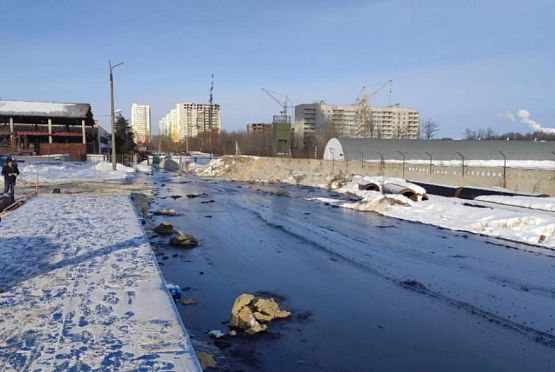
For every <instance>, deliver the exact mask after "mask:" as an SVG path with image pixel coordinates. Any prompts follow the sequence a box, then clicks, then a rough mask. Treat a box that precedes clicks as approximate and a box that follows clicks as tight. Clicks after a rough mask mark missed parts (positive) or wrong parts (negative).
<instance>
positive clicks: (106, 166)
mask: <svg viewBox="0 0 555 372" xmlns="http://www.w3.org/2000/svg"><path fill="white" fill-rule="evenodd" d="M116 168H117V170H115V171H114V170H112V164H111V163H108V162H105V161H102V162H98V163H73V162H64V163H31V164H20V166H19V171H20V172H21V174H20V176H19V177H18V183H21V184H34V183H35V182H37V181H38V182H39V183H62V182H68V181H123V180H125V179H127V178H129V177H131V176H132V175H133V174H134V173H135V172H136V171H135V169H133V168H130V167H126V166H125V165H122V164H117V167H116ZM137 172H143V173H147V174H151V173H152V172H153V169H152V167H151V166H149V165H144V164H138V165H137ZM3 182H4V179H3V178H2V177H0V183H3Z"/></svg>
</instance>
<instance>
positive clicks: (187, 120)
mask: <svg viewBox="0 0 555 372" xmlns="http://www.w3.org/2000/svg"><path fill="white" fill-rule="evenodd" d="M159 124H160V134H161V135H163V136H166V137H169V138H170V139H171V140H172V141H174V142H179V141H183V140H185V139H186V138H193V137H196V136H198V135H199V134H203V133H211V134H212V135H217V134H219V133H220V131H221V113H220V105H212V106H210V105H208V104H202V103H191V102H186V103H178V104H176V105H175V107H174V108H173V109H172V110H170V112H169V113H168V114H166V115H165V116H164V117H163V118H162V119H161V120H160V122H159Z"/></svg>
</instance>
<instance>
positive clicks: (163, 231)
mask: <svg viewBox="0 0 555 372" xmlns="http://www.w3.org/2000/svg"><path fill="white" fill-rule="evenodd" d="M154 231H155V232H157V233H158V234H160V235H171V234H175V236H174V237H172V238H171V239H170V244H171V245H175V246H178V247H182V248H194V247H196V246H197V245H198V241H197V239H196V238H195V237H194V236H193V235H191V234H187V233H183V232H180V231H177V230H175V229H174V228H173V225H172V224H171V223H168V222H162V223H160V224H159V225H158V226H156V227H155V228H154Z"/></svg>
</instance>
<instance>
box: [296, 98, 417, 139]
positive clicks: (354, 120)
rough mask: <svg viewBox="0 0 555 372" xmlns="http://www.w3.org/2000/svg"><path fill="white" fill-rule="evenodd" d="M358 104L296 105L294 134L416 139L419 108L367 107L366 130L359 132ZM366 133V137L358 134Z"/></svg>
mask: <svg viewBox="0 0 555 372" xmlns="http://www.w3.org/2000/svg"><path fill="white" fill-rule="evenodd" d="M360 109H361V108H360V107H359V106H358V105H331V104H327V103H325V102H324V101H320V102H317V103H311V104H301V105H297V106H295V134H296V135H297V136H299V137H301V138H308V137H314V136H315V135H319V134H321V135H328V136H334V137H351V138H357V137H358V138H363V137H366V138H384V139H417V138H418V131H419V126H420V114H419V112H418V109H415V108H408V107H400V106H399V105H391V106H384V107H371V108H368V114H369V115H367V116H368V118H369V119H368V122H367V123H366V125H367V127H368V128H367V129H366V130H364V131H361V130H360V123H359V121H360V119H359V118H360ZM361 132H362V133H366V134H365V135H361Z"/></svg>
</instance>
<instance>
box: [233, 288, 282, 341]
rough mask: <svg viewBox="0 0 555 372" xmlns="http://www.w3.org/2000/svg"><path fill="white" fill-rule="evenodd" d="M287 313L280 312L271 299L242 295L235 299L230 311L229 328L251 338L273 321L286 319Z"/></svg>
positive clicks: (264, 329) (276, 304)
mask: <svg viewBox="0 0 555 372" xmlns="http://www.w3.org/2000/svg"><path fill="white" fill-rule="evenodd" d="M290 316H291V313H290V312H289V311H285V310H281V309H280V308H279V305H278V303H277V302H276V301H275V300H274V299H273V298H264V297H255V296H253V295H251V294H248V293H244V294H242V295H240V296H239V297H237V299H236V300H235V303H234V304H233V308H232V309H231V321H230V322H229V327H230V328H232V329H241V330H243V331H244V332H245V334H246V335H248V336H252V335H255V334H257V333H260V332H264V331H266V330H267V329H268V323H270V322H271V321H272V320H274V319H282V318H288V317H290Z"/></svg>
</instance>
